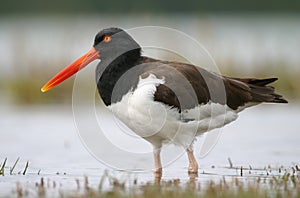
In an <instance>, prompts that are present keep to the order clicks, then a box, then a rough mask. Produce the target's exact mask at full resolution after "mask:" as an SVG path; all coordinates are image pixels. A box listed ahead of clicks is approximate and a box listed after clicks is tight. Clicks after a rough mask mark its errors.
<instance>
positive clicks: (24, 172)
mask: <svg viewBox="0 0 300 198" xmlns="http://www.w3.org/2000/svg"><path fill="white" fill-rule="evenodd" d="M27 168H28V161H27V163H26V165H25V169H24V171H23V175H25V174H26V171H27Z"/></svg>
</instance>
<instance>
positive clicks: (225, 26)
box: [0, 0, 300, 188]
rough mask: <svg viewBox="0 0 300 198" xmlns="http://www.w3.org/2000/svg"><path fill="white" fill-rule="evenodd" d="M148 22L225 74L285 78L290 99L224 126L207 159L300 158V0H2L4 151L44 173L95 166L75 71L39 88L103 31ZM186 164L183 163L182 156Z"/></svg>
mask: <svg viewBox="0 0 300 198" xmlns="http://www.w3.org/2000/svg"><path fill="white" fill-rule="evenodd" d="M147 25H150V26H164V27H170V28H174V29H178V30H180V31H182V32H185V33H186V34H188V35H190V36H192V37H194V38H195V39H197V40H198V41H199V42H200V43H201V44H203V46H204V47H205V48H206V49H207V50H208V51H209V52H210V54H211V55H212V57H213V58H214V60H215V61H216V63H217V65H218V66H219V69H220V71H221V73H222V74H224V75H228V76H235V77H260V78H264V77H278V78H279V80H278V81H277V82H276V83H274V86H275V87H276V89H277V92H278V93H280V94H282V95H284V96H285V98H287V99H288V100H289V101H290V104H288V105H261V106H259V107H256V108H253V109H251V110H249V111H248V114H246V113H245V114H243V116H241V118H240V120H239V121H238V122H236V123H235V124H232V125H230V126H228V127H225V129H224V130H226V132H224V133H223V134H224V136H223V138H222V139H221V140H220V143H219V144H218V145H217V147H216V152H215V155H214V154H213V153H212V154H211V155H209V156H208V157H207V158H205V159H204V160H203V161H201V162H200V164H201V166H202V165H203V164H204V165H208V166H210V165H211V164H212V163H214V162H216V163H217V164H227V157H232V158H233V160H234V162H240V163H246V164H248V162H249V163H250V162H252V163H253V162H257V163H258V164H264V165H265V164H267V163H271V164H272V163H277V162H278V163H283V162H284V163H286V164H290V163H292V162H294V161H297V158H296V156H298V157H299V153H300V148H299V144H298V140H299V133H297V132H298V131H299V121H297V120H298V119H299V115H300V108H299V104H300V103H299V99H300V54H299V53H300V1H296V0H289V1H280V0H260V1H254V0H245V1H239V0H227V1H215V0H212V1H198V0H194V1H184V2H183V1H177V0H165V1H159V0H152V1H151V3H145V2H144V1H139V0H132V1H121V0H119V1H102V0H86V1H79V0H65V1H60V0H52V1H37V0H27V1H1V6H0V109H1V111H0V136H1V143H0V160H2V159H4V158H5V157H8V158H9V159H10V160H11V162H9V163H12V160H14V159H16V158H17V157H21V159H24V160H30V161H31V164H32V165H31V166H30V167H31V168H32V169H31V171H38V169H40V168H41V167H46V168H44V169H42V171H44V172H45V170H48V171H49V167H57V166H59V167H60V169H59V170H61V167H62V166H64V163H68V164H72V163H73V164H74V167H78V164H81V165H82V164H85V163H87V164H89V165H90V163H95V164H96V165H95V164H94V165H91V166H93V167H95V166H96V167H98V163H96V161H95V160H94V159H93V158H92V159H91V157H90V155H89V154H88V152H87V151H86V150H85V149H84V146H83V145H82V144H81V143H80V140H79V138H78V136H77V134H76V127H75V126H74V121H73V114H72V87H73V80H72V79H69V80H68V81H66V82H64V83H63V84H62V85H60V86H59V87H57V88H55V90H51V91H49V92H47V93H41V92H40V88H41V87H42V86H43V84H44V83H45V82H47V81H48V80H49V79H50V78H51V77H53V76H54V75H55V74H56V73H57V72H58V71H60V70H61V69H62V68H64V67H65V66H66V65H67V64H69V63H70V62H72V61H73V60H74V59H75V58H77V57H79V56H80V55H81V54H83V53H84V52H86V51H87V50H88V49H89V48H90V47H91V45H92V43H93V39H94V35H95V34H96V33H97V32H98V31H99V30H101V29H103V28H107V27H112V26H116V27H121V28H124V29H128V28H134V27H136V26H147ZM157 39H160V38H159V35H158V36H157ZM174 45H176V41H174ZM154 58H155V57H154ZM168 58H169V57H166V59H168ZM93 65H94V67H95V66H96V63H94V64H93ZM203 67H205V65H203ZM92 72H93V71H92ZM91 76H92V78H93V76H94V74H93V73H92V74H91ZM73 79H74V78H73ZM86 86H87V87H90V86H94V84H93V85H90V84H88V83H87V85H86ZM254 126H255V127H254ZM240 129H243V130H240ZM225 134H226V135H225ZM237 134H238V135H237ZM257 134H258V136H259V138H258V136H257ZM237 138H238V140H239V141H236V140H237ZM232 140H235V142H234V144H232ZM254 142H255V144H254ZM233 145H235V146H233ZM253 145H255V146H253ZM275 145H276V146H275ZM249 147H251V149H250V148H249ZM237 148H239V150H237ZM220 151H221V152H220ZM241 152H242V153H241ZM216 156H217V157H216ZM257 156H261V157H259V159H258V158H256V157H257ZM83 159H84V160H83ZM218 160H219V161H218ZM58 161H59V163H57V162H58ZM50 164H51V165H52V166H50ZM180 166H182V167H185V166H186V159H185V158H184V160H183V163H182V164H180ZM201 166H200V167H201ZM82 167H84V165H83V166H82ZM68 170H69V169H67V171H68ZM51 171H52V169H51ZM51 171H50V172H51ZM54 171H57V170H54ZM79 172H82V171H79ZM83 172H84V171H83ZM0 188H1V187H0Z"/></svg>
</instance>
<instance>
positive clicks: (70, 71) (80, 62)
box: [41, 47, 100, 92]
mask: <svg viewBox="0 0 300 198" xmlns="http://www.w3.org/2000/svg"><path fill="white" fill-rule="evenodd" d="M98 58H100V52H99V51H98V50H96V49H95V48H94V47H92V48H91V49H90V50H89V51H88V52H87V53H85V54H84V55H82V56H81V57H80V58H78V59H77V60H76V61H74V62H73V63H71V64H70V65H69V66H67V67H66V68H65V69H63V70H62V71H61V72H59V73H58V74H56V76H54V77H53V78H52V79H51V80H49V81H48V82H47V83H46V84H45V85H44V86H43V87H42V89H41V91H42V92H46V91H48V90H50V89H52V88H53V87H55V86H56V85H58V84H60V83H61V82H63V81H64V80H66V79H68V78H69V77H71V76H72V75H74V74H76V73H77V72H78V71H79V70H81V69H82V68H84V67H85V66H87V65H88V64H89V63H90V62H92V61H94V60H96V59H98Z"/></svg>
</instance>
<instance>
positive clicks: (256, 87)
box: [141, 57, 287, 111]
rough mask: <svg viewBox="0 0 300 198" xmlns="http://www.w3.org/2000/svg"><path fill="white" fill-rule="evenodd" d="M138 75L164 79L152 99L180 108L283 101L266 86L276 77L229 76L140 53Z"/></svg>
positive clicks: (238, 105) (234, 107)
mask: <svg viewBox="0 0 300 198" xmlns="http://www.w3.org/2000/svg"><path fill="white" fill-rule="evenodd" d="M141 62H142V63H143V67H142V71H141V74H142V77H143V78H145V77H147V76H148V75H150V74H154V75H155V76H156V77H158V78H161V79H164V80H165V83H164V84H161V85H159V86H158V87H157V90H156V92H155V94H154V100H155V101H159V102H163V103H165V104H167V105H169V106H171V107H176V108H178V109H179V110H180V111H181V110H184V109H191V108H193V107H195V106H197V105H198V104H206V103H208V102H209V101H212V102H214V103H219V104H227V105H228V106H229V107H230V108H232V109H237V108H238V107H240V106H243V105H245V104H246V103H248V102H255V103H260V102H279V103H285V102H287V101H286V100H285V99H283V98H282V96H280V95H278V94H276V93H274V88H273V87H271V86H266V85H267V84H269V83H271V82H274V81H276V80H277V79H276V78H269V79H253V78H245V79H238V78H229V77H225V76H221V75H218V74H216V73H213V72H209V71H207V70H205V69H202V68H199V67H196V66H193V65H190V64H185V63H178V62H170V61H159V60H155V59H152V58H147V57H143V58H142V60H141Z"/></svg>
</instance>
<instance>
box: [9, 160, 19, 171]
mask: <svg viewBox="0 0 300 198" xmlns="http://www.w3.org/2000/svg"><path fill="white" fill-rule="evenodd" d="M19 160H20V157H18V159H17V160H16V162H15V163H14V165H13V167H12V168H11V169H10V172H9V173H10V175H12V174H13V171H14V169H15V167H16V165H17V163H18V161H19Z"/></svg>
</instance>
